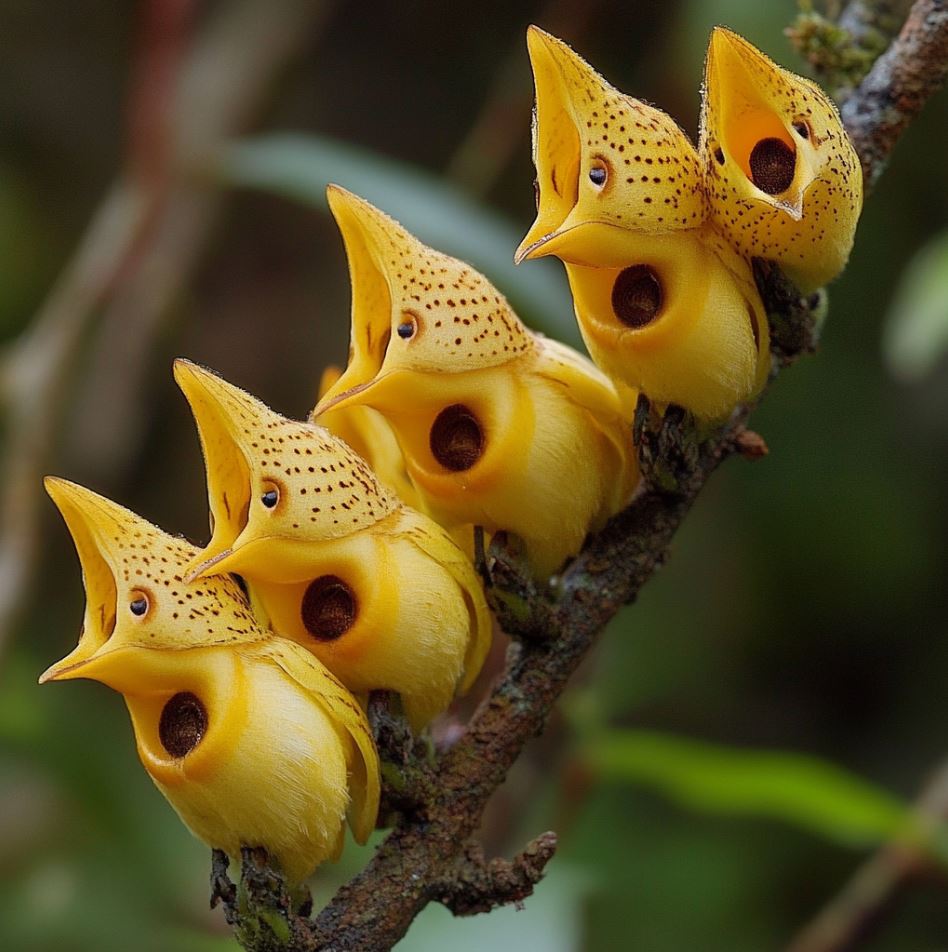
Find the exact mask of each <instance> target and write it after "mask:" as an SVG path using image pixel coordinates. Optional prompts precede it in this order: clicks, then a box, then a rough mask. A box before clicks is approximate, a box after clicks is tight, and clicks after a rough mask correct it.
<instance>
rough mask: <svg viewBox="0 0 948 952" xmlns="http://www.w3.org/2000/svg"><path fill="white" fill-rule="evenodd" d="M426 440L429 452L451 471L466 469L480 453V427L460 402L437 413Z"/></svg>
mask: <svg viewBox="0 0 948 952" xmlns="http://www.w3.org/2000/svg"><path fill="white" fill-rule="evenodd" d="M428 442H429V444H430V446H431V455H432V456H433V457H434V458H435V459H436V460H437V461H438V462H439V463H440V464H441V465H442V466H443V467H444V468H445V469H449V470H451V472H452V473H461V472H463V471H464V470H466V469H470V468H471V467H472V466H473V465H474V464H475V463H476V462H477V461H478V460H479V459H480V458H481V456H482V455H483V454H484V442H485V441H484V430H483V428H482V427H481V424H480V421H479V420H478V419H477V417H476V416H475V415H474V414H473V413H472V412H471V411H470V410H469V409H468V408H467V407H466V406H464V404H462V403H455V404H453V405H452V406H450V407H445V408H444V409H443V410H442V411H441V412H440V413H439V414H438V416H437V417H436V418H435V421H434V423H433V424H432V426H431V433H430V435H429V438H428Z"/></svg>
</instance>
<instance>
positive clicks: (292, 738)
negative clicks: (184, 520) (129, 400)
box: [40, 479, 379, 883]
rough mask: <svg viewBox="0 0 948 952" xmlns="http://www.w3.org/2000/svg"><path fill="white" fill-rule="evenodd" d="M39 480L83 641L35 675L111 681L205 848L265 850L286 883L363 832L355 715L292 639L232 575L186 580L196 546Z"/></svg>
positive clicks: (364, 748)
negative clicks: (73, 564)
mask: <svg viewBox="0 0 948 952" xmlns="http://www.w3.org/2000/svg"><path fill="white" fill-rule="evenodd" d="M47 489H48V491H49V493H50V495H51V496H52V497H53V500H54V501H55V502H56V504H57V506H58V507H59V509H60V511H61V512H62V514H63V517H64V518H65V520H66V523H67V526H68V528H69V530H70V532H71V534H72V536H73V539H74V541H75V544H76V549H77V552H78V554H79V559H80V563H81V565H82V571H83V578H84V581H85V587H86V612H85V619H84V624H83V633H82V636H81V638H80V643H79V646H78V647H77V649H76V650H75V651H73V652H72V653H71V654H70V655H68V656H67V657H66V658H64V659H63V660H62V661H60V662H58V663H57V664H54V665H52V666H51V667H50V668H49V669H48V670H47V671H46V672H45V673H44V674H43V676H42V678H41V679H40V680H41V682H45V681H63V680H69V679H72V678H92V679H94V680H98V681H101V682H103V683H104V684H107V685H109V686H110V687H112V688H113V689H115V690H116V691H119V692H120V693H121V694H122V695H123V696H124V698H125V701H126V704H127V706H128V709H129V713H130V714H131V719H132V726H133V729H134V733H135V740H136V744H137V747H138V754H139V757H140V759H141V762H142V764H143V766H144V767H145V769H146V771H147V772H148V774H149V775H150V776H151V778H152V780H153V781H154V782H155V784H156V786H157V787H158V789H159V790H160V791H161V792H162V793H163V794H164V796H165V797H166V798H167V800H168V802H169V803H170V804H171V805H172V807H174V809H175V811H176V812H177V813H178V815H179V816H180V817H181V819H182V820H183V821H184V823H185V825H186V826H187V827H188V828H189V829H190V830H191V832H192V833H194V835H195V836H197V837H198V838H199V839H201V840H203V841H204V842H205V843H207V845H208V846H210V847H212V848H216V849H222V850H224V851H225V852H226V853H228V854H229V855H230V856H232V857H238V856H239V855H240V849H241V847H244V846H262V847H264V848H265V849H266V850H267V851H268V852H269V854H270V855H271V856H272V857H273V858H274V859H275V860H276V861H277V862H278V863H279V864H280V866H281V868H282V869H283V871H284V872H285V873H286V875H287V878H288V879H289V881H290V882H291V883H298V882H300V881H302V880H303V879H305V878H306V877H307V876H309V875H310V873H312V871H313V870H314V869H315V868H316V866H318V865H319V864H320V863H321V862H323V861H324V860H326V859H331V858H336V857H338V855H339V852H340V851H341V849H342V843H343V837H344V830H345V817H346V812H347V810H348V812H349V818H350V824H351V826H352V829H353V832H354V835H355V837H356V839H357V840H358V841H359V842H365V840H366V838H367V837H368V835H369V833H370V832H371V831H372V829H374V827H375V819H376V815H377V813H378V802H379V766H378V755H377V753H376V750H375V744H374V742H373V740H372V735H371V733H370V731H369V727H368V723H367V721H366V718H365V715H364V714H363V712H362V710H361V709H360V708H359V706H358V704H357V703H356V702H355V699H354V698H352V696H351V695H350V694H349V693H348V691H346V689H345V688H344V687H343V686H342V685H341V684H340V683H339V682H338V681H337V680H336V679H335V678H334V677H333V676H332V675H331V674H330V673H329V672H328V671H327V670H326V669H325V668H324V667H323V666H322V665H321V664H320V663H319V661H318V660H317V659H315V658H313V657H312V656H311V655H310V654H309V653H308V652H306V651H305V650H303V649H302V648H300V646H299V645H297V644H295V643H293V642H291V641H287V640H285V639H282V638H277V637H275V636H274V635H273V634H272V632H270V631H268V630H266V629H264V628H262V627H260V625H259V624H258V622H257V620H256V619H255V617H254V615H253V613H252V611H251V608H250V604H249V601H248V599H247V596H246V594H245V593H244V591H243V590H242V588H241V586H240V584H239V582H238V581H237V580H235V579H233V578H231V577H229V576H215V577H212V578H207V579H202V580H201V581H200V582H199V583H198V584H196V585H188V584H187V583H186V582H185V581H184V576H185V574H186V567H187V565H188V564H189V563H190V562H191V561H193V559H194V558H195V556H197V554H198V550H197V549H196V548H195V547H194V546H192V545H190V544H189V543H187V542H185V541H184V540H183V539H177V538H173V537H172V536H169V535H167V534H166V533H164V532H162V531H161V530H160V529H157V528H156V527H154V526H152V525H150V524H149V523H147V522H146V521H145V520H144V519H141V518H140V517H139V516H136V515H135V514H133V513H131V512H129V511H128V510H127V509H124V508H122V507H121V506H118V505H116V504H115V503H113V502H111V501H109V500H108V499H105V498H104V497H102V496H99V495H97V494H96V493H93V492H91V491H89V490H87V489H83V488H82V487H80V486H77V485H75V484H73V483H70V482H67V481H65V480H59V479H48V480H47Z"/></svg>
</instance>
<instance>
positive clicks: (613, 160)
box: [514, 27, 706, 263]
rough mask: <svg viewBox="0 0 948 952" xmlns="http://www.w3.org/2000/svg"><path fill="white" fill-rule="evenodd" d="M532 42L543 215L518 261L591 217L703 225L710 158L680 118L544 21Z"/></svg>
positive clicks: (663, 228)
mask: <svg viewBox="0 0 948 952" xmlns="http://www.w3.org/2000/svg"><path fill="white" fill-rule="evenodd" d="M527 45H528V48H529V51H530V62H531V64H532V66H533V74H534V81H535V84H536V116H535V120H534V127H533V156H534V164H535V165H536V169H537V218H536V221H535V222H534V223H533V225H532V227H531V228H530V231H529V232H528V233H527V235H526V237H525V238H524V239H523V241H522V242H521V244H520V247H519V248H518V249H517V252H516V254H515V256H514V260H515V261H517V262H518V263H519V262H520V261H523V260H525V259H527V258H535V257H539V256H541V255H545V254H551V253H553V252H552V251H551V249H550V248H549V247H548V246H547V241H548V240H549V238H550V237H551V236H552V235H556V234H562V233H564V232H566V231H569V230H570V229H571V228H574V227H576V226H578V225H582V224H589V223H594V222H597V223H602V224H613V225H618V226H619V227H621V228H626V229H630V230H633V231H643V232H647V233H663V232H667V231H674V230H677V229H681V228H694V227H697V226H698V225H700V224H701V222H702V221H703V220H704V217H705V215H706V208H705V200H704V190H703V188H702V183H701V169H700V164H699V162H698V156H697V153H696V152H695V149H694V146H693V145H692V144H691V142H690V141H689V140H688V137H687V136H686V135H685V134H684V133H683V132H682V131H681V129H680V128H679V127H678V126H677V125H676V123H675V122H674V120H672V119H671V118H670V117H669V116H668V115H666V114H665V113H663V112H661V111H660V110H658V109H655V108H653V107H652V106H649V105H646V104H645V103H643V102H640V101H639V100H636V99H633V98H632V97H630V96H626V95H624V94H623V93H620V92H619V91H618V90H616V89H614V88H613V87H612V86H611V85H609V83H607V82H606V81H605V80H604V79H603V78H602V77H601V76H600V75H599V74H598V73H597V72H596V71H595V70H594V69H593V68H592V67H591V66H590V65H589V64H588V63H586V62H585V61H584V60H583V59H581V58H580V57H579V56H577V55H576V53H574V52H573V51H572V50H571V49H570V48H569V47H568V46H567V45H566V44H565V43H563V42H562V41H561V40H558V39H556V38H555V37H553V36H550V35H549V34H548V33H544V32H543V31H542V30H540V29H538V28H537V27H530V29H529V30H528V32H527Z"/></svg>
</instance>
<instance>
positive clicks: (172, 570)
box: [43, 477, 266, 681]
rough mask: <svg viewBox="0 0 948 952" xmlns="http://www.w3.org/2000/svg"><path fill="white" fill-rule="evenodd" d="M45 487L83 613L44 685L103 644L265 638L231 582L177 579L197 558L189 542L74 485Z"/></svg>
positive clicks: (57, 482)
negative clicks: (72, 558)
mask: <svg viewBox="0 0 948 952" xmlns="http://www.w3.org/2000/svg"><path fill="white" fill-rule="evenodd" d="M46 488H47V491H48V492H49V494H50V496H51V497H52V499H53V501H54V502H55V503H56V505H57V506H58V507H59V509H60V511H61V512H62V514H63V517H64V519H65V520H66V524H67V526H68V528H69V531H70V532H71V533H72V536H73V539H74V541H75V544H76V549H77V551H78V553H79V559H80V562H81V564H82V570H83V581H84V584H85V587H86V612H85V621H84V630H83V634H82V637H81V638H80V641H79V645H78V647H77V648H76V649H75V650H74V651H73V652H72V653H71V654H69V655H68V656H67V657H66V658H64V659H63V660H62V661H60V662H59V663H58V664H56V665H53V667H52V668H50V669H49V670H48V671H47V672H46V673H45V674H44V675H43V679H44V680H48V681H51V680H57V679H61V678H62V677H63V676H64V672H65V671H66V669H68V668H71V667H73V666H75V665H77V664H80V663H81V662H83V661H85V660H86V659H88V658H89V657H90V656H91V655H92V653H93V652H95V651H98V650H100V649H102V648H103V646H106V645H107V646H108V647H109V648H110V649H114V648H118V647H120V646H123V645H147V646H149V647H169V648H185V647H194V646H197V645H215V644H238V643H246V642H251V641H258V640H260V639H261V638H265V637H266V633H265V632H264V631H263V630H262V629H261V628H260V626H259V624H258V622H257V620H256V619H255V617H254V615H253V612H252V611H251V608H250V604H249V600H248V598H247V596H246V594H245V593H244V592H243V591H242V590H241V588H240V586H239V584H238V583H237V582H236V581H235V580H234V579H232V578H230V577H228V576H219V577H215V578H212V579H208V580H207V581H206V582H202V583H201V584H198V585H188V584H187V583H186V582H185V580H184V577H185V574H186V570H187V566H188V565H189V563H190V562H191V561H193V560H194V559H195V558H196V556H197V554H198V550H197V549H196V548H195V547H194V546H192V545H191V544H190V543H189V542H187V541H185V540H184V539H181V538H176V537H174V536H170V535H168V534H167V533H166V532H163V531H162V530H161V529H159V528H157V527H156V526H153V525H151V523H149V522H147V521H146V520H144V519H142V518H141V517H140V516H137V515H135V513H133V512H130V511H129V510H128V509H125V508H123V507H122V506H119V505H118V504H116V503H114V502H112V501H110V500H108V499H106V498H105V497H104V496H100V495H98V494H97V493H94V492H92V491H91V490H89V489H85V488H83V487H82V486H78V485H76V484H75V483H71V482H68V481H67V480H64V479H55V478H52V477H50V478H47V480H46ZM70 676H72V675H70ZM76 676H79V675H76Z"/></svg>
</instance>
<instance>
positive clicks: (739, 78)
mask: <svg viewBox="0 0 948 952" xmlns="http://www.w3.org/2000/svg"><path fill="white" fill-rule="evenodd" d="M699 148H700V153H701V160H702V164H703V166H704V169H705V174H706V179H707V187H708V195H709V201H710V206H711V215H712V217H713V219H714V221H715V223H716V225H717V227H718V229H719V230H720V231H721V233H722V234H723V235H724V236H725V237H726V238H727V239H728V240H729V241H730V242H731V243H732V244H733V245H734V246H735V247H736V248H737V249H738V251H740V253H741V254H742V255H744V256H745V257H759V258H765V259H767V260H771V261H776V262H778V263H779V264H780V265H781V267H782V268H783V270H784V271H786V273H787V274H788V275H789V276H790V277H791V278H792V279H793V280H794V281H795V282H796V283H797V284H798V286H799V287H800V288H801V290H803V291H811V290H813V289H815V288H817V287H819V286H820V285H822V284H825V283H826V282H827V281H829V280H831V279H832V278H834V277H835V276H836V275H837V274H838V273H839V272H840V271H841V270H842V269H843V267H844V266H845V264H846V260H847V259H848V257H849V252H850V249H851V248H852V244H853V237H854V235H855V230H856V223H857V221H858V218H859V213H860V211H861V208H862V170H861V166H860V164H859V160H858V157H857V155H856V152H855V150H854V149H853V146H852V143H851V142H850V140H849V137H848V135H847V134H846V130H845V128H844V127H843V124H842V120H841V119H840V116H839V112H838V110H837V109H836V106H835V105H834V103H833V102H832V100H831V99H830V98H829V97H828V96H827V95H826V93H824V92H823V90H822V89H820V88H819V87H818V86H817V85H816V84H815V83H813V82H811V81H810V80H808V79H804V78H803V77H801V76H796V75H794V74H793V73H791V72H789V71H788V70H785V69H782V68H781V67H780V66H778V65H777V64H776V63H774V62H773V61H772V60H770V59H769V58H768V57H766V56H765V55H764V54H763V53H761V52H760V50H758V49H756V48H755V47H754V46H752V45H751V44H750V43H748V42H747V40H745V39H743V38H742V37H740V36H738V35H737V34H736V33H732V32H731V31H730V30H726V29H724V28H722V27H718V28H717V29H715V30H714V32H713V33H712V34H711V42H710V45H709V47H708V58H707V62H706V65H705V97H704V102H703V106H702V120H701V136H700V147H699Z"/></svg>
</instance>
